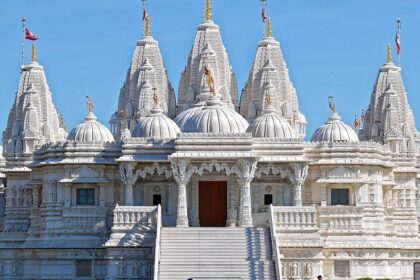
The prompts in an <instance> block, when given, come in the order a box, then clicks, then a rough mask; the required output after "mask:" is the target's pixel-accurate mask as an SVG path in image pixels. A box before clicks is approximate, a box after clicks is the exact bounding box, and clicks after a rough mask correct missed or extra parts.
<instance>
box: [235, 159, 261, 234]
mask: <svg viewBox="0 0 420 280" xmlns="http://www.w3.org/2000/svg"><path fill="white" fill-rule="evenodd" d="M239 165H240V173H239V174H238V182H239V187H240V188H241V199H240V205H239V226H240V227H252V206H251V182H252V180H253V179H254V174H255V170H256V169H257V161H255V160H243V161H241V162H240V163H239Z"/></svg>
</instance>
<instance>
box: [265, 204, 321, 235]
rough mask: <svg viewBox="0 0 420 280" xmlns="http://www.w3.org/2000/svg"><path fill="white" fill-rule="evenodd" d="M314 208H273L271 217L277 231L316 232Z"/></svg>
mask: <svg viewBox="0 0 420 280" xmlns="http://www.w3.org/2000/svg"><path fill="white" fill-rule="evenodd" d="M316 215H317V213H316V208H315V207H311V206H302V207H295V206H281V207H279V206H277V207H273V217H274V222H275V223H276V228H277V229H278V230H279V231H296V230H305V231H307V230H316V229H317V217H316Z"/></svg>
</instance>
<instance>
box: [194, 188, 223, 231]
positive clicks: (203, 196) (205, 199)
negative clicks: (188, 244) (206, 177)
mask: <svg viewBox="0 0 420 280" xmlns="http://www.w3.org/2000/svg"><path fill="white" fill-rule="evenodd" d="M198 191H199V219H200V226H201V227H224V226H226V219H227V182H216V181H208V182H207V181H206V182H200V183H199V190H198Z"/></svg>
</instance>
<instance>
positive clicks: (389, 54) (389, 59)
mask: <svg viewBox="0 0 420 280" xmlns="http://www.w3.org/2000/svg"><path fill="white" fill-rule="evenodd" d="M386 63H387V64H390V63H392V52H391V44H389V43H388V46H387V47H386Z"/></svg>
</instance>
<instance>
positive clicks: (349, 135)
mask: <svg viewBox="0 0 420 280" xmlns="http://www.w3.org/2000/svg"><path fill="white" fill-rule="evenodd" d="M311 142H329V143H333V142H359V137H358V136H357V134H356V132H355V131H354V130H353V129H352V128H351V127H350V126H348V125H346V124H345V123H343V122H342V121H341V118H340V116H339V115H338V114H337V113H335V112H334V113H333V114H332V115H331V116H330V117H329V120H328V122H327V123H325V124H324V125H322V126H321V127H320V128H318V129H317V130H316V131H315V132H314V134H313V135H312V138H311Z"/></svg>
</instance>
